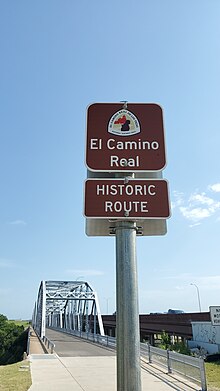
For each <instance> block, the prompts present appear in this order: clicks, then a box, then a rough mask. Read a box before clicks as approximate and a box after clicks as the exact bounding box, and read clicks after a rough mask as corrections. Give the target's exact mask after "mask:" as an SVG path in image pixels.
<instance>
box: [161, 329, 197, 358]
mask: <svg viewBox="0 0 220 391" xmlns="http://www.w3.org/2000/svg"><path fill="white" fill-rule="evenodd" d="M159 348H161V349H169V350H174V351H175V352H177V353H181V354H187V355H190V350H189V348H188V347H187V346H186V345H185V343H184V342H175V343H171V338H170V336H169V335H168V334H167V333H166V332H165V331H163V332H162V334H161V344H160V345H159Z"/></svg>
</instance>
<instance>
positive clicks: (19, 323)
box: [8, 319, 30, 329]
mask: <svg viewBox="0 0 220 391" xmlns="http://www.w3.org/2000/svg"><path fill="white" fill-rule="evenodd" d="M8 322H9V323H15V324H16V325H17V326H24V328H25V329H26V328H27V327H29V326H30V323H29V321H28V320H12V319H10V320H8Z"/></svg>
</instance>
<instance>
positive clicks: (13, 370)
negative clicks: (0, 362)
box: [0, 361, 31, 391]
mask: <svg viewBox="0 0 220 391" xmlns="http://www.w3.org/2000/svg"><path fill="white" fill-rule="evenodd" d="M30 386H31V374H30V369H29V362H28V361H20V362H17V363H15V364H11V365H5V366H0V391H27V390H28V389H29V388H30Z"/></svg>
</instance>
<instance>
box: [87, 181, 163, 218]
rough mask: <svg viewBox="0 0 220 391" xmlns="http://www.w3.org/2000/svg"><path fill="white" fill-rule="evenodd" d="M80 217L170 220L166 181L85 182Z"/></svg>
mask: <svg viewBox="0 0 220 391" xmlns="http://www.w3.org/2000/svg"><path fill="white" fill-rule="evenodd" d="M84 214H85V216H86V217H87V218H99V219H101V218H104V219H106V218H107V219H138V220H140V219H166V218H168V217H169V216H170V209H169V199H168V186H167V181H165V180H164V179H152V180H145V179H128V178H125V179H88V180H87V181H86V182H85V211H84Z"/></svg>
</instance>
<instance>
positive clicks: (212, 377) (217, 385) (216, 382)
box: [0, 361, 220, 391]
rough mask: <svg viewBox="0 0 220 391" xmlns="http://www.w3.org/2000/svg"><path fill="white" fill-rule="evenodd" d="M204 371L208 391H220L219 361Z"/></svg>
mask: <svg viewBox="0 0 220 391" xmlns="http://www.w3.org/2000/svg"><path fill="white" fill-rule="evenodd" d="M205 370H206V377H207V383H208V390H210V391H212V390H213V391H214V390H216V391H217V390H220V361H216V362H213V363H211V362H207V363H205ZM0 390H1V389H0Z"/></svg>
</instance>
